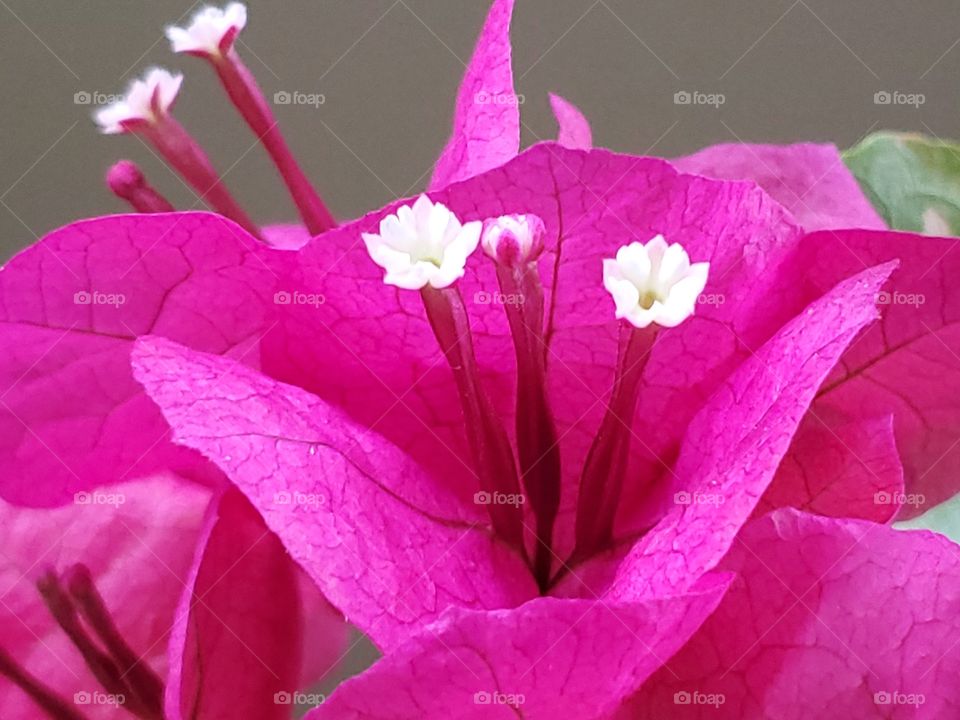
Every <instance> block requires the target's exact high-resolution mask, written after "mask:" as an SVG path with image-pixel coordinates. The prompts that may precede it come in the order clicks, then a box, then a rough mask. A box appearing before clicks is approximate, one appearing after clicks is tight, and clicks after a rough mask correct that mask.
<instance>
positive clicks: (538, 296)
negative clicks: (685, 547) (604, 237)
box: [497, 262, 561, 589]
mask: <svg viewBox="0 0 960 720" xmlns="http://www.w3.org/2000/svg"><path fill="white" fill-rule="evenodd" d="M497 279H498V280H499V282H500V290H501V291H502V293H503V295H504V297H509V298H513V299H514V300H516V302H508V303H506V304H505V308H506V313H507V320H508V322H509V324H510V332H511V334H512V336H513V345H514V351H515V353H516V358H517V412H516V431H517V455H518V456H519V459H520V473H521V477H522V478H523V487H524V490H525V491H526V494H527V496H528V497H529V499H530V506H531V508H532V509H533V513H534V517H535V519H536V524H537V525H536V536H537V537H536V540H537V543H536V548H535V551H534V568H533V569H534V576H535V577H536V579H537V582H538V583H539V585H540V587H541V589H544V588H545V587H546V586H547V584H548V583H549V580H550V570H551V565H552V558H553V525H554V522H555V520H556V517H557V511H558V510H559V508H560V484H561V482H560V448H559V444H558V442H557V430H556V425H555V424H554V421H553V416H552V414H551V412H550V407H549V404H548V402H547V387H546V368H545V361H544V348H546V344H545V342H544V339H543V286H542V285H541V283H540V276H539V274H538V273H537V267H536V263H535V262H530V263H523V264H519V265H514V266H508V265H506V264H503V263H498V264H497Z"/></svg>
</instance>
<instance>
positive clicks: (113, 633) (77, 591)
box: [64, 565, 163, 708]
mask: <svg viewBox="0 0 960 720" xmlns="http://www.w3.org/2000/svg"><path fill="white" fill-rule="evenodd" d="M64 579H65V582H66V585H67V591H68V592H69V593H70V595H71V596H72V597H73V599H74V601H75V602H76V607H77V609H78V610H79V611H80V613H81V615H83V619H84V620H85V621H86V622H87V624H88V625H89V626H90V627H91V628H92V629H93V631H94V632H95V633H96V634H97V636H98V637H99V638H100V640H101V642H103V644H104V646H105V647H106V649H107V652H109V653H110V654H111V655H112V656H113V659H114V660H115V662H116V663H117V664H118V666H119V668H120V670H121V675H120V678H119V679H120V680H123V681H124V682H125V683H126V684H127V685H128V686H129V687H130V689H131V690H132V691H133V692H134V693H135V694H136V696H137V698H138V699H139V701H140V704H142V705H143V707H145V708H161V707H163V681H162V680H161V679H160V677H159V676H158V675H157V674H156V673H155V672H153V670H152V669H151V668H150V666H149V665H147V664H146V663H145V662H144V661H143V660H142V658H141V657H140V656H139V655H137V653H135V652H134V651H133V649H132V648H131V647H130V646H129V645H128V644H127V642H126V640H124V639H123V636H122V635H121V634H120V632H119V630H118V629H117V626H116V624H115V623H114V622H113V618H112V617H111V616H110V612H109V611H108V610H107V607H106V604H105V603H104V602H103V598H102V597H101V596H100V593H99V592H98V591H97V588H96V586H95V585H94V583H93V578H92V577H91V575H90V570H89V569H88V568H87V567H86V566H85V565H74V566H73V567H71V568H70V569H69V570H68V571H67V572H66V573H65V575H64Z"/></svg>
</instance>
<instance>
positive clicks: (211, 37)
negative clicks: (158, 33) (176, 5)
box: [167, 3, 247, 57]
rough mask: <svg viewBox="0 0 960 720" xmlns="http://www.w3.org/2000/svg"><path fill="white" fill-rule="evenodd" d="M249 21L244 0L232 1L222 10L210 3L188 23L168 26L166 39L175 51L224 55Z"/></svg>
mask: <svg viewBox="0 0 960 720" xmlns="http://www.w3.org/2000/svg"><path fill="white" fill-rule="evenodd" d="M246 24H247V7H246V5H244V4H243V3H230V4H229V5H227V6H226V7H225V8H223V9H222V10H221V9H220V8H216V7H212V6H207V7H205V8H202V9H201V10H200V11H199V12H197V13H196V14H195V15H194V16H193V19H192V20H191V21H190V25H189V26H188V27H186V28H182V27H176V26H171V27H168V28H167V39H168V40H169V41H170V47H171V48H172V49H173V51H174V52H175V53H189V54H191V55H201V56H203V57H208V56H214V55H221V54H223V53H226V52H227V51H228V50H230V48H231V47H233V42H234V40H236V39H237V35H239V34H240V31H241V30H243V28H244V26H245V25H246Z"/></svg>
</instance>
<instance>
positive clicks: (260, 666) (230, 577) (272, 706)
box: [166, 489, 345, 720]
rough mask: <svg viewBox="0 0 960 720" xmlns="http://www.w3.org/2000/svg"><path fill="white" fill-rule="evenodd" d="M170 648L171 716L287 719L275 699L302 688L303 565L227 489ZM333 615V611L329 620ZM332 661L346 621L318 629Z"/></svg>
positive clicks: (210, 523) (179, 719)
mask: <svg viewBox="0 0 960 720" xmlns="http://www.w3.org/2000/svg"><path fill="white" fill-rule="evenodd" d="M203 540H204V541H203V542H202V543H201V544H200V546H199V549H198V554H197V559H196V562H195V564H194V567H193V569H192V571H191V576H190V579H189V582H188V583H187V585H186V592H185V593H184V595H183V598H182V600H181V603H180V607H179V609H178V612H177V618H176V621H175V626H174V631H173V633H172V639H171V643H170V651H169V655H170V658H169V660H170V674H169V676H168V678H167V691H166V692H167V697H166V717H167V718H168V720H188V719H189V718H209V719H210V720H219V719H222V720H227V719H228V718H233V717H236V710H237V708H238V707H242V708H244V712H245V713H248V714H249V715H250V717H257V718H263V719H264V720H270V719H276V720H281V719H282V718H288V717H289V716H290V708H289V704H288V703H287V704H285V703H283V702H277V700H278V699H281V700H282V699H283V698H284V697H288V696H290V694H292V692H293V691H295V690H297V684H298V681H299V673H300V667H301V658H302V651H301V639H302V637H303V634H304V627H303V626H304V624H305V623H307V622H322V618H321V617H313V618H305V617H303V615H302V612H301V604H300V587H299V581H298V576H297V569H296V567H295V566H294V565H293V563H291V562H290V561H289V558H288V557H287V552H286V550H285V549H284V547H283V545H282V544H281V543H280V541H279V540H278V539H277V537H276V535H274V534H273V533H272V532H270V531H269V530H268V529H267V528H266V527H265V526H264V524H263V520H262V519H261V518H260V516H259V515H257V512H256V510H254V509H253V508H252V507H251V506H250V503H249V502H248V501H247V499H246V498H245V497H244V496H243V495H242V494H241V493H239V492H238V491H236V490H233V489H232V490H229V491H227V492H226V493H225V494H224V495H223V497H222V498H220V500H219V502H218V504H217V507H215V508H214V511H213V512H211V513H210V515H209V517H208V519H207V525H206V527H205V529H204V538H203ZM330 617H331V618H332V615H331V616H330ZM322 624H323V626H324V628H325V629H326V630H327V631H328V636H327V637H325V638H322V639H321V642H326V643H328V644H329V650H328V655H330V659H331V660H335V659H336V658H337V656H338V654H339V652H340V649H341V648H342V646H343V642H344V637H345V625H344V624H343V623H342V622H341V623H339V627H337V624H336V623H335V622H334V621H332V620H331V621H328V622H324V623H322Z"/></svg>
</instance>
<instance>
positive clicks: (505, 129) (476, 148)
mask: <svg viewBox="0 0 960 720" xmlns="http://www.w3.org/2000/svg"><path fill="white" fill-rule="evenodd" d="M513 3H514V0H495V1H494V3H493V6H492V7H491V8H490V14H489V15H488V16H487V22H486V24H485V25H484V26H483V31H482V32H481V33H480V39H479V40H478V41H477V48H476V50H474V53H473V58H472V59H471V60H470V64H469V65H468V66H467V72H466V76H465V77H464V78H463V82H462V83H461V85H460V91H459V93H458V94H457V106H456V110H455V111H454V116H453V134H452V135H451V136H450V140H449V142H448V143H447V146H446V147H445V148H444V149H443V153H442V154H441V155H440V159H439V160H437V165H436V167H435V168H434V170H433V178H432V179H431V180H430V189H431V190H438V189H440V188H443V187H445V186H447V185H449V184H450V183H454V182H457V181H459V180H466V179H467V178H470V177H473V176H474V175H478V174H480V173H482V172H486V171H487V170H491V169H493V168H495V167H497V166H498V165H502V164H503V163H505V162H507V161H508V160H510V159H511V158H513V157H514V156H515V155H516V154H517V151H518V150H519V149H520V102H519V100H518V98H517V95H516V93H515V92H514V89H513V68H512V66H511V56H512V51H511V48H510V17H511V15H512V14H513Z"/></svg>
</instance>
